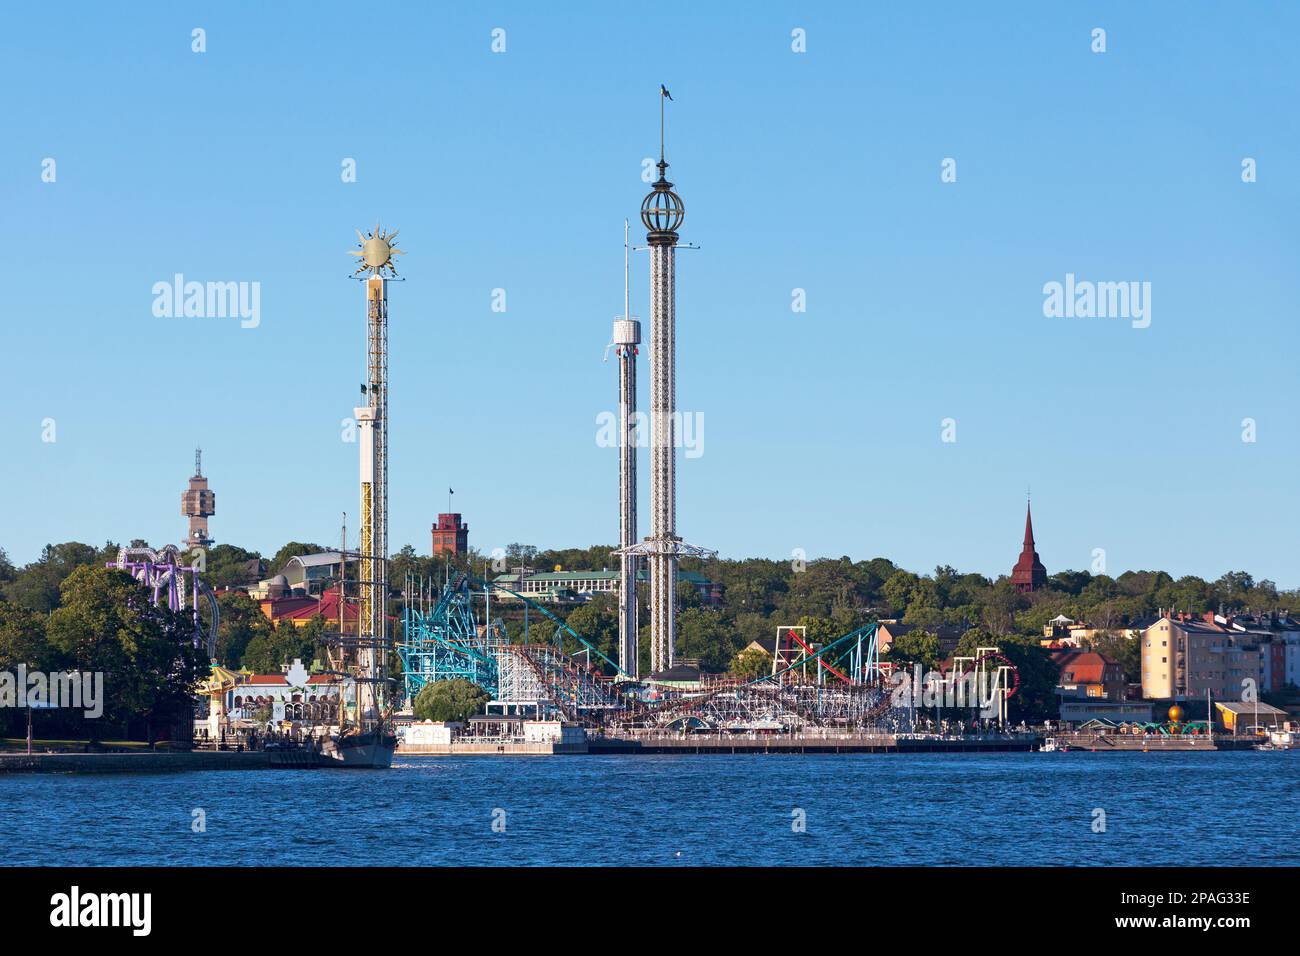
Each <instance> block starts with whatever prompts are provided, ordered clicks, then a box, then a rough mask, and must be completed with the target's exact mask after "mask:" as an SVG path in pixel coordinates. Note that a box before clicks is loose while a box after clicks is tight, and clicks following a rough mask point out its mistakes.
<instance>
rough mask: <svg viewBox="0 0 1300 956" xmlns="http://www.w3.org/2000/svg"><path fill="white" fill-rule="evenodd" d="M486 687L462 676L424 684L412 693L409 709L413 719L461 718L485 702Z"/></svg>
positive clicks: (472, 713) (477, 711)
mask: <svg viewBox="0 0 1300 956" xmlns="http://www.w3.org/2000/svg"><path fill="white" fill-rule="evenodd" d="M488 700H489V697H488V694H487V691H485V690H483V688H482V687H479V686H478V684H475V683H474V682H472V681H467V680H464V679H462V678H459V677H458V678H456V679H455V680H440V681H438V682H437V683H436V684H425V685H424V687H422V688H421V689H420V692H419V693H418V694H416V695H415V704H414V706H413V707H412V710H413V711H414V712H415V718H416V719H417V720H437V721H445V720H465V719H467V718H469V717H472V716H474V715H475V714H477V713H479V712H480V711H481V710H482V709H483V706H484V705H485V704H486V703H487V702H488Z"/></svg>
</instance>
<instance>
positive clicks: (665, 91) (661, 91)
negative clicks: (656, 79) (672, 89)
mask: <svg viewBox="0 0 1300 956" xmlns="http://www.w3.org/2000/svg"><path fill="white" fill-rule="evenodd" d="M659 95H660V96H666V97H668V99H670V100H671V99H672V98H673V95H672V94H671V93H669V92H668V87H666V86H664V85H663V84H662V83H660V84H659Z"/></svg>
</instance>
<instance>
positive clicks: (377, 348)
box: [353, 223, 402, 725]
mask: <svg viewBox="0 0 1300 956" xmlns="http://www.w3.org/2000/svg"><path fill="white" fill-rule="evenodd" d="M357 236H358V238H359V239H360V240H361V242H360V243H359V245H360V247H361V251H360V252H356V253H353V254H354V255H357V256H359V257H360V258H361V265H360V266H359V268H358V269H357V271H358V272H368V273H369V275H367V276H366V278H365V283H366V382H365V384H363V385H362V386H361V389H362V392H363V394H364V395H365V397H366V404H365V405H362V406H361V407H358V408H356V409H354V412H355V415H356V420H357V426H358V430H359V435H358V438H359V441H360V445H361V447H360V456H361V461H360V485H361V501H360V504H361V528H360V533H359V540H358V542H357V547H358V568H359V569H360V577H361V580H360V581H359V582H358V588H359V592H360V597H361V609H360V612H361V613H360V621H359V632H358V639H357V656H356V663H357V670H358V672H359V673H358V677H359V680H358V684H357V687H358V699H357V717H358V720H359V721H361V722H362V723H363V725H364V724H365V723H366V722H368V721H369V720H370V719H371V718H377V717H378V716H379V714H380V711H381V710H382V709H383V706H384V703H385V701H384V699H383V697H384V695H383V693H382V688H383V687H384V682H385V680H386V677H387V669H388V648H389V647H390V644H389V635H388V614H387V603H388V280H387V278H386V277H385V273H386V272H391V273H393V274H394V275H396V272H397V270H396V269H395V268H393V262H392V257H393V256H394V255H399V254H401V252H402V250H400V249H397V248H395V247H394V240H395V239H396V237H397V232H396V231H394V232H392V233H385V232H383V231H382V230H381V229H380V228H379V224H378V223H376V224H375V229H374V231H373V232H371V233H370V234H369V235H368V236H363V235H361V233H360V232H358V233H357Z"/></svg>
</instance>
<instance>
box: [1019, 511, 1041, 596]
mask: <svg viewBox="0 0 1300 956" xmlns="http://www.w3.org/2000/svg"><path fill="white" fill-rule="evenodd" d="M1011 583H1012V584H1013V585H1015V588H1016V590H1017V591H1020V592H1021V593H1024V594H1028V593H1029V592H1030V591H1037V590H1038V589H1039V588H1041V587H1043V586H1045V585H1046V584H1047V568H1045V567H1043V562H1042V561H1039V560H1038V552H1037V551H1035V550H1034V519H1033V515H1032V514H1031V513H1030V509H1029V505H1028V503H1026V504H1025V543H1024V547H1023V548H1022V549H1021V551H1020V558H1019V560H1017V561H1016V566H1015V567H1014V568H1012V569H1011Z"/></svg>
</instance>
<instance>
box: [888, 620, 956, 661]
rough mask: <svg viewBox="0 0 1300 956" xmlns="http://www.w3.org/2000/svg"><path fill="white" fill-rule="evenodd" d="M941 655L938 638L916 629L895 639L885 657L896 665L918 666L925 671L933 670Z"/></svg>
mask: <svg viewBox="0 0 1300 956" xmlns="http://www.w3.org/2000/svg"><path fill="white" fill-rule="evenodd" d="M942 655H943V651H942V649H941V648H940V646H939V638H938V637H937V636H935V635H934V634H931V633H930V632H929V631H923V630H921V629H919V628H918V629H916V630H914V631H908V632H907V633H906V634H900V635H899V636H898V637H897V638H895V640H894V643H893V644H892V645H891V646H890V648H889V651H888V652H887V653H886V655H885V656H886V657H887V658H888V659H889V660H891V661H894V662H896V663H906V664H920V665H921V667H922V668H923V669H925V670H933V669H934V668H935V667H936V666H937V665H938V663H939V658H940V657H942Z"/></svg>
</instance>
